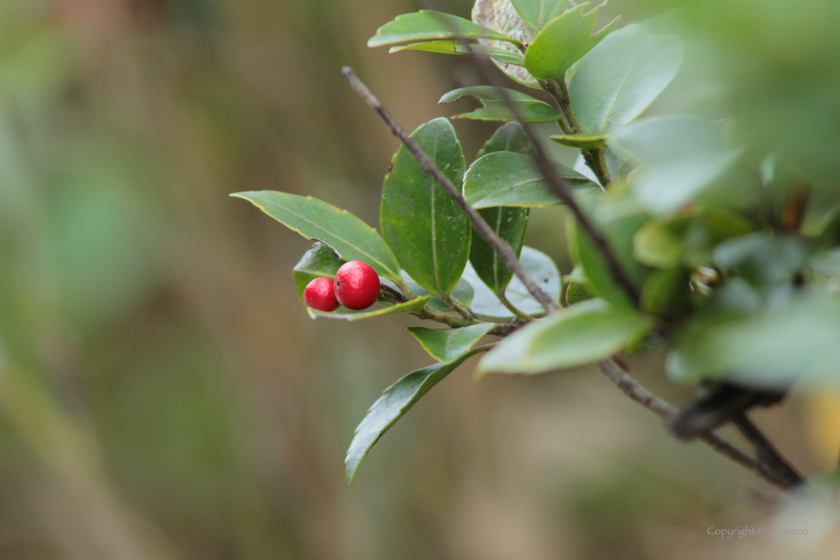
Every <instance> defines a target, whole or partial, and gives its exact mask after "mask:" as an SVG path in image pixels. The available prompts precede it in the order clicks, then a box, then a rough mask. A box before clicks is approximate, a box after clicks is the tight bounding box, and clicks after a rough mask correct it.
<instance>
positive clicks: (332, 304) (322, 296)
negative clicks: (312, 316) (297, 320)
mask: <svg viewBox="0 0 840 560" xmlns="http://www.w3.org/2000/svg"><path fill="white" fill-rule="evenodd" d="M303 302H304V303H305V304H306V305H308V306H309V307H311V308H312V309H316V310H318V311H326V312H330V311H334V310H335V308H336V307H338V300H336V299H335V289H334V288H333V281H332V280H331V279H329V278H316V279H315V280H313V281H312V282H310V283H309V284H307V285H306V289H305V290H303Z"/></svg>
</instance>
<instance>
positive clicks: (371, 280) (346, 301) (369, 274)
mask: <svg viewBox="0 0 840 560" xmlns="http://www.w3.org/2000/svg"><path fill="white" fill-rule="evenodd" d="M335 297H336V298H337V299H338V301H339V302H341V305H343V306H344V307H346V308H347V309H355V310H359V309H367V308H368V307H370V306H371V305H373V302H375V301H376V299H377V298H378V297H379V275H377V274H376V271H375V270H373V268H372V267H371V266H370V265H369V264H367V263H363V262H362V261H350V262H347V263H344V264H343V265H341V268H339V269H338V272H336V274H335Z"/></svg>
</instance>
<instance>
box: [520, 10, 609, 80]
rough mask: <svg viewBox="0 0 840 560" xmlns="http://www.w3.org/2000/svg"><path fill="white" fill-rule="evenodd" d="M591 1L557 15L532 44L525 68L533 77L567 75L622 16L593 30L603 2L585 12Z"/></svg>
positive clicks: (553, 78)
mask: <svg viewBox="0 0 840 560" xmlns="http://www.w3.org/2000/svg"><path fill="white" fill-rule="evenodd" d="M588 5H589V4H588V3H587V4H581V5H579V6H576V7H575V8H573V9H571V10H569V11H567V12H565V13H564V14H563V15H561V16H560V17H558V18H555V19H554V20H552V21H551V22H550V23H549V24H548V25H546V26H545V28H543V30H542V31H540V32H539V33H538V34H537V37H536V38H535V39H534V40H533V41H532V42H531V44H530V45H528V50H527V51H525V68H526V69H527V70H528V72H530V74H531V75H532V76H533V77H535V78H537V79H538V80H556V79H560V78H563V77H564V76H565V75H566V71H567V70H568V69H569V68H571V67H572V65H573V64H574V63H575V62H577V61H578V60H580V59H581V58H583V56H584V55H585V54H586V53H588V52H589V51H591V50H592V49H593V48H595V46H596V45H598V43H600V42H601V41H603V40H604V38H605V37H606V36H607V35H608V34H609V32H610V30H612V28H613V27H615V24H616V23H617V22H618V18H616V19H614V20H613V21H612V22H611V23H609V24H608V25H607V26H606V27H604V28H603V29H602V30H601V31H598V32H597V33H594V34H593V33H592V32H593V31H594V30H595V20H596V18H597V17H598V10H599V9H600V8H601V6H596V7H595V8H593V9H592V10H590V11H589V12H584V10H585V9H586V7H587V6H588Z"/></svg>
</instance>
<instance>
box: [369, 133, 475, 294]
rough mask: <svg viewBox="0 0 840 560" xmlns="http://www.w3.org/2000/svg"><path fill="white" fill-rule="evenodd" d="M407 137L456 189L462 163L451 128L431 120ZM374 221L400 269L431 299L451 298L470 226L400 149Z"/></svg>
mask: <svg viewBox="0 0 840 560" xmlns="http://www.w3.org/2000/svg"><path fill="white" fill-rule="evenodd" d="M411 137H412V138H413V139H414V140H415V141H416V142H417V144H418V145H419V146H420V147H421V148H422V149H423V151H425V152H426V154H428V155H429V157H431V158H432V160H433V161H434V162H435V164H436V165H437V166H438V168H439V169H441V170H442V171H443V172H444V173H445V174H446V176H447V177H449V179H451V180H452V182H453V183H454V184H455V185H456V186H458V187H460V185H461V183H462V179H463V176H464V169H465V167H466V162H465V160H464V154H463V152H462V151H461V144H460V143H459V142H458V138H457V136H456V135H455V129H453V128H452V124H451V123H450V122H449V121H448V120H447V119H445V118H439V119H435V120H433V121H431V122H428V123H426V124H424V125H422V126H421V127H420V128H418V129H417V130H415V131H414V133H413V134H412V135H411ZM380 220H381V224H382V234H383V236H384V237H385V240H386V241H387V242H388V245H389V246H390V247H391V249H392V250H393V251H394V254H396V256H397V260H398V261H399V263H400V265H402V268H403V269H405V271H406V272H408V274H409V275H410V276H411V277H412V278H413V279H414V280H415V281H416V282H417V283H418V284H420V285H421V286H423V287H424V288H425V289H427V290H428V291H429V292H431V293H433V294H436V295H446V294H448V293H449V292H451V291H452V288H454V287H455V285H456V284H457V283H458V280H459V279H460V278H461V273H462V272H463V271H464V266H466V264H467V259H468V258H469V253H470V237H471V235H472V225H471V223H470V221H469V218H468V217H467V214H466V213H465V212H464V211H463V210H462V209H461V207H460V206H458V204H457V203H456V202H455V201H454V200H452V198H451V197H450V196H449V195H448V194H447V193H446V191H445V190H443V187H442V186H440V185H439V184H438V183H437V182H435V181H434V180H433V179H431V178H430V177H429V176H428V175H427V174H426V173H425V172H424V171H423V170H422V169H421V168H420V164H418V163H417V161H416V160H415V159H414V156H412V155H411V152H409V151H408V149H407V148H406V147H405V146H400V148H399V150H398V151H397V154H396V155H395V156H394V159H393V160H392V163H391V172H390V173H388V175H386V176H385V183H384V185H383V189H382V206H381V212H380Z"/></svg>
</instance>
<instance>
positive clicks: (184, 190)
mask: <svg viewBox="0 0 840 560" xmlns="http://www.w3.org/2000/svg"><path fill="white" fill-rule="evenodd" d="M439 4H440V5H441V6H443V7H444V8H445V9H447V10H449V11H451V12H453V13H457V14H459V15H462V16H467V17H468V15H469V10H470V2H469V1H468V0H460V1H455V0H453V1H451V2H439ZM418 7H420V6H419V5H417V4H415V3H413V2H410V1H407V0H406V1H402V0H354V1H351V0H53V1H47V0H0V341H2V352H0V359H2V365H1V366H0V367H2V369H0V559H3V560H53V559H71V560H100V559H102V560H140V559H144V560H145V559H155V560H156V559H166V560H170V559H171V560H176V559H178V560H229V559H230V560H233V559H237V560H239V559H242V560H263V559H265V560H268V559H280V558H282V559H290V560H291V559H294V560H298V559H300V560H339V559H340V560H356V559H358V560H376V559H383V560H384V559H389V560H393V559H405V560H413V559H418V560H419V559H458V560H461V559H463V560H472V559H476V560H479V559H481V560H495V559H509V558H527V559H529V560H542V559H546V560H548V559H552V560H557V559H566V558H568V559H577V560H583V559H622V560H628V559H635V558H650V559H659V558H681V559H690V558H709V557H715V558H776V557H779V558H785V557H789V553H786V552H785V551H786V550H787V549H786V548H785V543H781V542H777V541H775V540H771V539H770V538H765V539H763V540H762V539H757V538H753V539H751V540H750V539H746V540H740V541H738V540H737V539H735V540H732V541H726V540H725V541H720V540H716V539H714V538H713V537H710V536H708V535H707V534H706V531H707V528H708V527H710V526H712V527H718V528H735V527H738V526H744V525H745V524H747V523H749V524H750V525H753V524H757V525H760V524H761V523H763V522H764V521H765V520H766V519H767V518H768V516H769V515H770V514H771V512H772V511H773V510H772V507H771V505H769V504H768V503H766V501H767V500H772V499H774V498H775V497H777V496H776V494H775V493H774V492H773V490H772V489H769V488H767V487H765V486H763V485H762V484H761V483H759V482H758V481H757V480H756V479H754V478H753V477H752V476H751V475H750V474H749V473H746V472H745V471H743V470H741V469H740V468H739V467H737V466H735V465H733V464H731V463H729V462H727V461H726V460H724V459H722V458H720V457H718V456H716V455H715V454H714V453H713V452H712V451H710V450H709V449H707V448H705V447H704V446H702V445H700V444H693V445H683V444H679V443H677V442H675V441H674V440H672V438H671V437H670V436H669V435H668V434H667V433H666V432H665V430H664V429H663V427H662V426H661V424H660V422H659V421H658V420H657V419H656V418H655V417H654V416H653V415H651V414H650V413H648V412H647V411H645V410H644V409H642V408H640V407H638V406H637V405H635V404H633V403H632V402H630V401H628V400H626V399H625V398H624V397H623V396H622V395H621V394H620V393H619V392H618V391H617V390H616V389H615V388H614V387H612V386H611V385H610V384H609V383H608V382H607V381H606V380H605V379H603V378H602V377H601V376H600V374H599V373H598V372H596V371H593V370H584V371H580V372H574V373H571V374H563V375H547V376H542V377H539V378H517V377H508V378H502V377H494V378H490V379H487V380H484V381H482V382H480V383H476V382H473V381H472V379H471V377H470V370H469V368H467V367H465V368H462V369H461V370H459V371H458V372H457V373H456V374H454V375H453V376H451V377H450V378H449V379H447V380H446V381H445V383H443V384H441V385H440V386H439V387H438V388H436V389H435V390H434V391H433V392H432V393H430V394H429V395H428V396H427V397H426V398H425V399H424V400H423V401H422V402H421V403H420V404H419V405H418V406H417V407H416V408H415V409H414V410H413V411H412V412H411V413H410V414H409V415H407V417H405V418H404V419H403V420H402V421H401V422H400V423H399V424H398V425H397V426H396V427H395V428H394V429H393V430H392V431H391V432H389V433H388V434H387V436H386V437H385V438H384V439H383V440H382V441H381V442H380V444H379V445H378V446H377V447H376V448H375V449H374V450H373V452H372V453H371V455H370V456H369V457H368V459H367V460H366V461H365V464H364V465H363V467H362V469H361V471H360V475H359V477H358V478H357V480H356V483H355V485H354V486H352V487H348V486H347V485H346V483H345V481H344V478H343V475H344V469H343V458H344V451H345V449H346V448H347V446H348V445H349V442H350V440H351V438H352V434H353V429H354V427H355V426H356V424H357V423H358V422H359V421H360V420H361V419H362V417H363V416H364V413H365V411H366V409H367V407H368V406H369V405H370V404H371V403H372V402H373V401H374V400H375V399H376V398H377V396H378V395H379V393H380V392H381V391H382V390H383V389H384V388H385V387H387V386H388V385H389V384H390V383H392V382H393V381H394V380H396V379H397V378H399V377H400V376H402V375H403V374H405V373H407V372H408V371H411V370H412V369H416V368H418V367H422V366H425V365H428V363H429V359H428V357H426V356H425V355H424V353H423V352H422V350H421V349H420V347H419V345H417V344H416V343H415V342H414V341H413V340H412V339H411V338H410V337H408V336H407V335H406V333H405V332H404V331H403V327H404V326H407V325H409V324H412V323H413V321H412V320H411V319H405V318H400V317H398V318H384V319H380V320H377V321H372V322H365V323H363V324H359V323H354V324H345V323H333V322H330V321H326V320H321V321H317V322H313V321H311V320H309V319H308V318H307V317H306V315H305V314H304V313H303V309H302V306H301V305H300V303H299V301H298V299H297V295H296V294H295V290H294V285H293V283H292V278H291V268H292V267H293V266H294V264H295V263H296V262H297V260H298V259H299V257H300V256H301V254H302V253H303V252H304V251H305V250H306V249H307V248H308V246H309V242H307V241H306V240H304V239H302V238H300V237H298V236H296V235H295V234H294V233H293V232H290V231H287V230H285V229H284V228H283V227H281V226H280V225H279V224H276V223H274V222H272V221H271V220H270V219H268V218H267V217H265V216H263V215H262V214H261V213H259V212H258V211H257V210H256V209H255V208H253V207H251V206H250V205H247V204H246V203H244V202H242V201H239V200H233V199H230V198H228V196H227V195H228V194H229V193H231V192H236V191H245V190H260V189H276V190H284V191H289V192H295V193H303V194H309V195H313V196H316V197H319V198H323V199H326V200H328V201H330V202H331V203H333V204H335V205H336V206H339V207H342V208H347V209H349V210H350V211H352V212H354V213H356V214H357V215H359V216H361V217H362V218H364V219H365V220H366V221H368V223H371V224H376V222H377V216H378V192H379V189H380V188H381V181H382V177H383V175H384V174H385V172H386V170H387V168H388V164H389V161H390V157H391V155H392V154H393V152H394V151H395V150H396V147H397V145H396V141H395V139H394V138H392V137H391V136H390V135H388V133H387V131H386V129H385V128H384V127H383V126H382V124H381V123H380V122H379V121H378V119H377V118H376V117H375V115H373V114H371V113H369V112H368V111H367V109H366V108H365V107H364V106H363V104H362V103H361V102H360V101H359V100H358V99H357V98H356V97H355V96H354V95H353V94H352V92H350V90H349V89H348V88H347V87H346V85H345V83H344V81H343V80H342V78H341V75H340V72H339V70H340V67H341V66H342V65H343V64H349V65H351V66H353V67H354V68H355V69H356V71H357V72H358V73H359V75H360V76H361V77H362V78H363V79H364V80H366V81H367V82H368V84H369V85H370V86H371V87H372V88H373V89H374V91H375V92H376V93H377V94H378V95H379V96H380V98H381V99H382V100H383V102H385V103H386V104H387V105H388V106H389V108H390V109H391V111H392V112H393V113H394V114H395V115H396V116H397V117H398V118H399V120H400V121H401V122H402V123H403V124H404V125H405V126H406V128H409V129H413V128H414V127H416V126H418V125H419V124H421V123H422V122H424V121H426V120H428V119H430V118H433V117H436V116H441V115H450V114H453V113H454V110H453V108H452V107H444V108H441V107H439V106H438V105H437V104H436V101H437V99H438V98H439V96H440V95H441V94H443V93H445V92H446V91H448V90H449V89H452V88H453V87H457V86H460V85H464V84H469V83H472V82H474V81H476V77H475V75H474V73H473V72H472V70H471V69H470V67H469V65H468V64H467V63H466V62H464V61H463V60H461V59H456V58H455V57H438V56H435V55H430V54H424V53H403V54H400V55H391V56H389V55H387V53H386V51H385V50H375V51H369V50H368V49H366V47H365V42H366V40H367V38H368V37H370V36H371V35H372V34H373V33H374V32H375V30H376V28H377V27H378V26H379V25H381V24H383V23H385V22H386V21H388V20H389V19H391V18H393V17H394V16H395V15H397V14H399V13H403V12H407V11H411V10H414V9H417V8H418ZM636 11H638V10H637V8H636V7H635V6H634V3H633V2H632V1H631V0H616V1H615V2H613V3H612V4H611V5H610V6H609V12H610V13H611V14H616V13H622V14H629V15H630V17H629V18H628V19H629V20H632V14H634V13H635V12H636ZM607 15H609V14H605V18H606V17H607ZM604 21H606V19H604ZM456 126H457V129H458V131H459V134H460V135H461V137H462V141H463V143H464V146H465V149H466V152H467V154H468V156H467V157H468V159H470V158H471V157H472V154H474V153H475V151H476V150H477V149H478V147H479V146H480V144H481V142H483V140H484V139H485V138H486V137H487V136H488V135H489V134H490V133H491V132H492V130H493V125H491V124H487V123H473V122H459V123H457V124H456ZM535 214H536V215H535V218H534V221H533V226H532V228H531V231H530V232H529V238H528V244H530V245H533V246H535V247H537V248H539V249H541V250H543V251H546V252H548V253H549V254H551V255H552V256H554V257H555V258H557V260H558V262H559V263H560V264H561V268H563V271H564V272H566V273H567V272H568V257H567V256H566V255H565V249H564V242H563V239H562V232H559V231H558V228H557V227H556V223H557V218H558V216H561V215H562V212H561V211H559V210H551V211H544V212H537V213H535ZM637 370H643V371H645V372H646V373H644V374H642V376H643V377H644V379H645V381H646V382H648V383H650V384H652V385H653V386H655V387H657V389H658V390H659V391H662V392H663V393H664V394H665V395H666V396H667V397H668V398H670V399H671V400H672V401H674V402H679V401H680V400H681V399H685V398H687V396H688V395H689V394H690V393H689V392H688V391H687V390H686V389H684V388H675V387H672V386H670V385H669V384H668V383H667V382H666V381H664V380H663V379H662V374H661V371H660V364H659V359H658V357H657V356H650V357H648V358H646V359H645V361H644V362H643V363H640V364H638V367H637ZM757 417H758V421H759V422H760V424H761V425H762V426H763V427H765V428H766V429H767V431H768V433H769V434H770V435H771V437H772V438H773V439H774V440H775V441H778V442H779V447H780V448H781V449H782V450H783V451H784V452H786V453H788V454H789V456H790V457H791V458H792V459H793V461H794V462H795V463H796V464H797V465H798V466H799V467H801V468H802V469H803V470H804V471H805V472H807V473H809V474H811V473H815V472H818V471H820V470H823V469H826V468H828V467H829V466H830V465H831V463H832V462H833V461H834V460H835V459H836V453H837V447H838V445H836V444H835V442H836V441H837V440H838V437H837V435H838V433H839V432H840V430H838V428H837V426H836V423H837V421H836V419H837V417H838V413H837V412H836V401H835V400H833V399H831V398H829V397H826V398H823V399H821V400H819V401H816V400H809V401H805V400H803V399H798V398H793V399H791V400H790V401H789V402H788V403H787V404H786V405H785V407H784V408H783V409H782V410H780V411H773V412H770V413H762V414H759V415H757ZM810 542H812V543H814V544H815V547H812V548H813V549H812V550H809V551H808V553H809V554H814V555H815V557H825V558H834V557H836V556H835V555H831V554H832V553H831V550H832V541H828V542H824V541H819V542H817V541H816V540H812V541H810ZM833 544H834V545H835V546H836V545H837V542H836V541H834V542H833ZM802 554H804V553H802V552H798V553H797V555H798V556H797V557H802V556H801V555H802ZM821 555H824V556H821Z"/></svg>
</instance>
